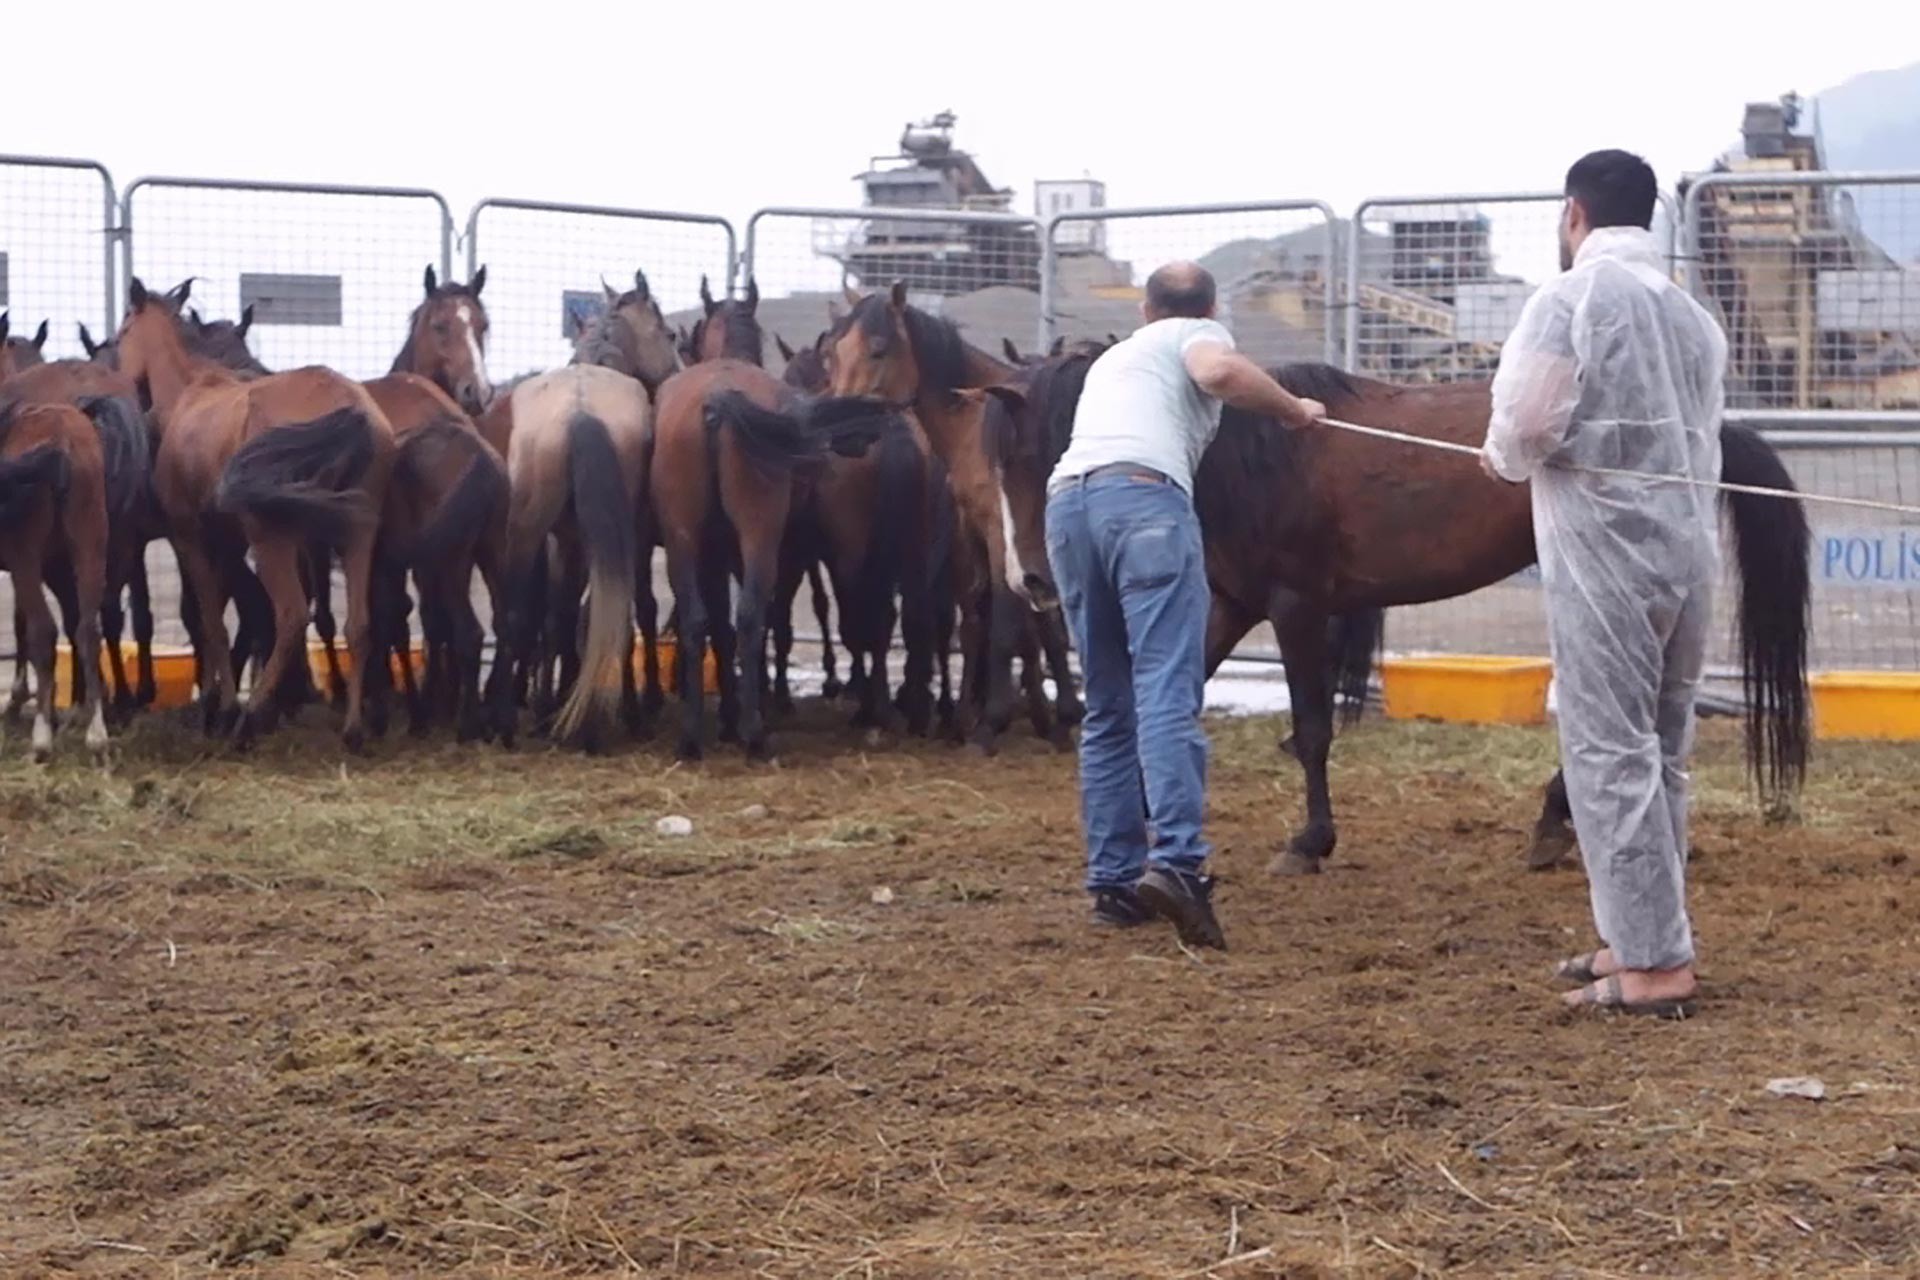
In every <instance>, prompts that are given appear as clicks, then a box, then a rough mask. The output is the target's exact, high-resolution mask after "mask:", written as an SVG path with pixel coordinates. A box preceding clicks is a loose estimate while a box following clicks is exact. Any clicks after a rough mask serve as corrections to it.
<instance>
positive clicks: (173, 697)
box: [53, 640, 194, 711]
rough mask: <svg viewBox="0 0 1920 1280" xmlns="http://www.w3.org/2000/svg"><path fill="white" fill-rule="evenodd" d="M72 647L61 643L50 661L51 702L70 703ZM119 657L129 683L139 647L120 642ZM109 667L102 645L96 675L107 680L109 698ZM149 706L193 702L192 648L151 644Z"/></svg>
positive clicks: (134, 674)
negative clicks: (150, 696) (150, 698)
mask: <svg viewBox="0 0 1920 1280" xmlns="http://www.w3.org/2000/svg"><path fill="white" fill-rule="evenodd" d="M72 654H73V649H72V648H71V647H70V646H68V645H66V644H64V643H63V644H61V645H59V646H58V647H57V653H56V655H55V659H54V664H53V705H54V706H56V707H71V706H72V705H73V658H72ZM120 660H121V661H122V662H124V663H125V664H126V669H127V679H128V681H130V682H133V681H137V680H138V679H139V666H138V664H139V661H140V649H139V646H138V645H135V644H134V643H133V642H132V641H131V640H126V641H122V642H121V644H120ZM110 669H111V668H109V667H108V665H107V651H106V648H105V646H102V647H101V650H100V678H101V679H102V680H104V681H107V685H106V694H107V697H108V698H109V699H111V698H112V697H113V684H112V679H111V677H110V676H108V674H107V673H108V671H109V670H110ZM153 686H154V696H153V705H154V707H156V708H158V709H160V710H163V711H164V710H167V709H168V708H171V707H184V706H186V705H188V704H189V703H191V702H192V701H193V696H194V684H193V650H191V649H187V648H183V647H180V646H176V645H155V646H154V647H153Z"/></svg>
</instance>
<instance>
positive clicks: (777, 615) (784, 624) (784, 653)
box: [768, 558, 806, 716]
mask: <svg viewBox="0 0 1920 1280" xmlns="http://www.w3.org/2000/svg"><path fill="white" fill-rule="evenodd" d="M788 559H789V562H788V563H786V564H783V565H782V567H781V570H780V582H779V585H777V586H776V587H775V588H774V591H773V609H772V616H771V617H770V618H769V619H768V625H769V627H770V628H771V630H772V631H773V710H774V711H775V713H777V714H779V715H783V716H784V715H792V714H793V686H792V684H791V683H790V682H789V681H788V678H787V668H788V664H789V663H790V662H791V660H792V658H793V602H794V600H795V598H796V597H798V596H799V594H800V584H801V581H802V580H803V579H804V578H805V576H806V575H805V573H804V572H803V571H801V570H799V569H797V568H796V567H795V565H794V564H793V563H792V562H791V558H788Z"/></svg>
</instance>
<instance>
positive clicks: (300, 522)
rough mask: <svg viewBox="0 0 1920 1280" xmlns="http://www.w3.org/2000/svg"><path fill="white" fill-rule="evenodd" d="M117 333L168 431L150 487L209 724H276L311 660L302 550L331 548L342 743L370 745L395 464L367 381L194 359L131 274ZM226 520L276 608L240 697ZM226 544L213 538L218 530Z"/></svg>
mask: <svg viewBox="0 0 1920 1280" xmlns="http://www.w3.org/2000/svg"><path fill="white" fill-rule="evenodd" d="M127 303H128V305H127V313H126V316H125V318H124V319H123V320H122V321H121V325H120V332H119V335H118V341H119V347H120V364H121V369H122V371H123V372H125V373H126V374H127V375H128V376H129V377H132V378H134V379H135V380H136V381H143V382H145V383H146V384H147V386H148V387H149V389H150V392H151V398H152V401H153V409H154V415H155V419H156V421H157V423H158V425H159V428H160V449H159V453H158V455H157V456H156V458H155V463H154V489H155V493H156V495H157V497H158V499H159V503H160V509H161V511H162V513H163V515H164V517H165V519H166V523H167V528H168V532H169V536H170V537H171V539H172V541H173V544H174V550H175V552H176V554H178V556H179V558H180V566H181V572H182V574H183V575H184V577H185V578H186V579H187V580H188V582H190V583H191V585H192V588H193V593H194V597H195V601H196V603H197V606H198V609H199V612H200V619H201V632H202V638H203V641H204V643H205V645H206V646H207V655H206V657H207V660H206V661H204V662H202V664H201V696H202V700H203V704H204V705H203V712H204V716H205V719H206V724H207V727H208V729H209V730H210V731H211V730H215V729H218V728H219V727H221V725H222V724H223V723H224V722H225V721H226V719H227V718H228V717H229V714H230V712H232V711H235V710H239V711H240V712H241V714H240V715H239V716H238V725H237V733H238V737H239V740H240V741H242V742H245V741H247V740H249V739H251V738H252V737H253V736H255V735H257V734H259V733H263V732H265V731H267V730H269V729H270V728H271V727H272V726H273V723H274V720H275V717H276V715H277V713H278V711H279V709H280V708H279V706H278V703H279V701H280V699H281V697H282V696H283V690H282V686H281V676H282V675H283V674H284V673H285V672H286V671H287V670H288V668H289V666H290V664H292V663H294V662H295V661H296V660H297V661H298V662H299V663H300V664H301V665H303V666H304V664H305V661H306V653H305V644H304V637H305V634H306V621H307V591H306V588H305V586H304V584H303V583H302V581H301V576H300V555H301V551H302V549H303V547H304V546H305V545H307V544H308V543H310V542H315V541H323V542H325V543H326V544H327V545H328V546H329V547H330V548H337V549H338V550H340V551H341V553H342V558H343V562H344V565H345V569H346V579H347V646H348V650H349V652H350V653H351V655H352V657H353V667H352V670H351V671H350V672H349V673H348V676H347V707H346V718H345V722H344V724H343V726H342V738H343V741H344V742H345V743H346V745H347V747H348V749H349V750H355V751H357V750H359V749H361V748H362V747H363V746H364V743H365V736H366V731H365V726H364V721H363V710H364V708H363V691H364V687H365V678H366V673H367V668H368V666H369V664H370V662H371V661H372V658H373V654H372V651H371V645H370V644H369V640H370V638H371V634H372V631H371V618H370V613H369V607H370V592H371V585H372V576H373V556H374V543H375V539H376V537H377V534H378V527H377V522H378V515H379V512H380V509H381V506H382V504H383V502H384V500H385V497H386V488H387V480H388V475H389V472H390V471H391V469H392V465H393V451H394V444H393V429H392V427H391V426H390V425H389V424H388V422H387V419H386V416H385V415H384V414H382V413H381V412H380V409H379V407H378V406H377V405H375V404H374V403H373V400H372V398H371V397H370V396H368V394H367V392H366V390H365V389H364V388H363V387H361V386H360V384H359V383H357V382H354V381H352V380H351V379H349V378H345V377H343V376H341V375H340V374H337V373H335V372H333V371H332V370H330V369H324V368H320V367H317V366H316V367H311V368H306V369H296V370H293V371H290V372H288V373H280V374H268V375H266V376H263V377H257V378H254V379H252V380H251V381H248V380H243V379H241V378H240V377H238V376H236V375H235V374H234V373H232V372H231V371H229V370H227V369H225V368H223V367H222V366H220V365H219V364H216V363H214V362H213V361H210V360H207V359H205V358H203V357H199V356H196V355H194V354H192V353H191V352H190V351H189V350H188V348H187V345H186V340H185V337H184V335H183V333H182V320H181V317H180V314H179V312H178V310H177V308H176V306H175V305H174V304H173V302H172V301H171V299H170V298H169V297H165V296H162V295H158V294H152V293H149V292H148V290H147V288H146V286H145V285H144V284H142V283H141V281H140V280H139V279H138V278H137V277H136V278H135V279H134V280H133V281H132V282H131V283H130V284H129V286H128V294H127ZM228 521H231V522H233V523H236V524H237V525H238V527H239V530H240V534H241V536H242V538H244V540H245V543H246V545H247V547H248V548H249V549H250V550H251V551H252V553H253V557H254V562H255V565H256V566H257V569H258V573H259V577H260V581H261V584H262V586H263V587H264V588H265V590H266V593H267V596H268V598H269V599H270V600H271V602H272V606H273V614H274V644H273V651H272V654H271V655H270V656H269V657H268V659H267V662H266V666H265V669H264V670H263V671H262V672H261V673H260V677H259V680H258V682H257V683H256V685H255V688H254V690H253V693H252V696H251V697H250V698H249V699H248V700H247V702H246V703H245V704H241V703H240V701H239V699H238V698H237V696H236V690H235V687H234V685H235V681H234V679H233V671H232V666H231V661H230V654H229V648H228V639H227V633H226V626H225V621H224V618H223V614H224V612H225V606H226V592H225V582H224V581H223V579H222V576H221V574H220V572H219V570H218V568H217V566H216V562H215V551H214V548H213V546H212V545H211V544H212V542H213V541H214V538H210V537H209V526H210V525H211V526H214V529H215V530H217V529H218V526H219V525H221V524H222V523H225V522H228ZM214 537H215V538H217V537H218V533H217V532H216V533H215V534H214Z"/></svg>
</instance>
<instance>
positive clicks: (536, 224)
mask: <svg viewBox="0 0 1920 1280" xmlns="http://www.w3.org/2000/svg"><path fill="white" fill-rule="evenodd" d="M466 243H467V276H468V278H469V279H471V278H472V277H473V274H474V273H475V272H476V271H478V270H479V269H480V268H481V267H482V266H485V267H486V268H487V285H486V290H485V294H484V299H485V301H486V304H487V316H488V318H489V319H490V320H491V321H492V325H493V330H492V337H491V338H490V340H489V342H488V348H487V364H488V368H489V370H490V371H491V372H492V374H493V376H494V378H495V379H496V381H505V380H506V379H507V378H509V377H511V376H513V375H515V374H520V373H527V372H531V371H534V370H539V369H549V368H552V367H553V366H555V365H562V364H565V363H566V362H567V361H568V359H570V358H571V357H572V354H573V335H574V333H575V331H576V330H575V326H576V325H577V324H578V323H579V322H580V320H582V319H583V318H588V317H591V316H594V315H598V314H599V313H600V311H601V309H602V308H603V307H604V305H605V295H604V292H603V287H602V286H603V282H604V283H605V285H608V286H611V287H612V288H614V289H616V290H626V289H631V288H632V287H633V274H634V272H635V271H636V270H640V271H644V272H646V275H647V283H648V286H649V287H650V288H651V289H652V291H653V295H654V297H656V298H657V299H659V302H660V308H661V310H662V311H663V312H665V313H666V315H667V319H668V322H669V323H673V324H679V325H682V326H685V327H688V328H691V327H692V323H693V321H694V320H696V319H698V318H699V314H700V312H699V307H700V282H701V280H702V279H705V280H706V281H707V282H708V285H709V287H710V289H711V290H712V293H713V296H714V297H716V298H723V297H726V296H727V292H728V289H729V286H730V283H731V281H732V279H733V275H734V257H735V241H734V233H733V226H732V224H730V223H729V222H728V221H727V220H726V219H725V218H721V217H716V216H714V215H712V214H701V213H668V212H662V211H660V210H655V209H619V208H605V207H601V206H597V205H579V204H554V203H549V202H547V201H541V200H513V199H507V198H504V197H491V198H489V199H486V200H482V201H480V203H478V204H476V205H474V206H473V212H472V213H471V214H470V215H469V216H468V218H467V233H466Z"/></svg>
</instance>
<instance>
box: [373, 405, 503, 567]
mask: <svg viewBox="0 0 1920 1280" xmlns="http://www.w3.org/2000/svg"><path fill="white" fill-rule="evenodd" d="M438 447H445V448H449V449H456V450H465V451H466V453H467V455H468V458H469V461H468V463H467V469H466V470H465V471H463V472H461V473H460V478H459V479H458V480H456V481H454V484H453V488H452V489H451V490H450V491H449V492H448V493H447V494H446V495H445V496H444V497H443V498H441V500H440V505H439V507H438V508H437V509H436V510H435V511H434V513H433V518H432V519H431V520H429V521H428V522H427V524H426V525H425V527H423V528H422V529H421V530H420V532H419V533H417V534H416V535H415V536H414V539H413V541H412V543H411V544H409V545H408V546H406V547H405V548H403V549H402V550H403V556H404V559H405V560H406V561H407V563H408V564H409V565H411V566H412V567H413V568H414V569H416V570H420V569H431V568H432V567H433V566H435V565H437V564H442V563H444V562H446V561H447V560H449V559H451V558H452V557H453V555H454V553H455V552H457V551H458V550H459V549H460V548H462V547H464V546H467V545H470V544H471V543H472V542H473V540H474V538H475V536H476V535H478V534H479V533H480V531H481V530H483V529H484V528H486V526H487V522H488V521H489V520H490V519H492V518H493V517H494V516H495V515H496V514H497V513H498V512H499V510H500V506H501V504H502V503H504V502H505V501H506V500H507V469H506V467H505V466H503V465H502V464H501V462H500V456H499V455H498V454H497V453H495V452H494V451H493V450H492V449H490V448H488V447H487V445H486V442H485V441H483V440H481V439H480V437H479V436H477V435H475V434H474V433H473V431H472V430H471V429H470V428H468V427H467V426H466V424H464V423H461V422H458V421H455V420H454V419H452V418H435V419H434V420H433V421H431V422H429V423H427V424H426V425H425V426H423V427H421V428H420V429H419V430H417V431H413V432H410V433H408V435H407V436H406V438H405V439H403V440H401V442H400V450H399V453H398V456H396V457H395V459H394V469H395V471H396V472H397V473H399V474H400V475H401V476H402V477H403V478H404V480H405V482H406V483H409V484H412V485H420V484H424V483H425V481H426V475H425V469H426V465H427V455H428V452H429V451H430V450H431V449H434V448H438Z"/></svg>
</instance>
